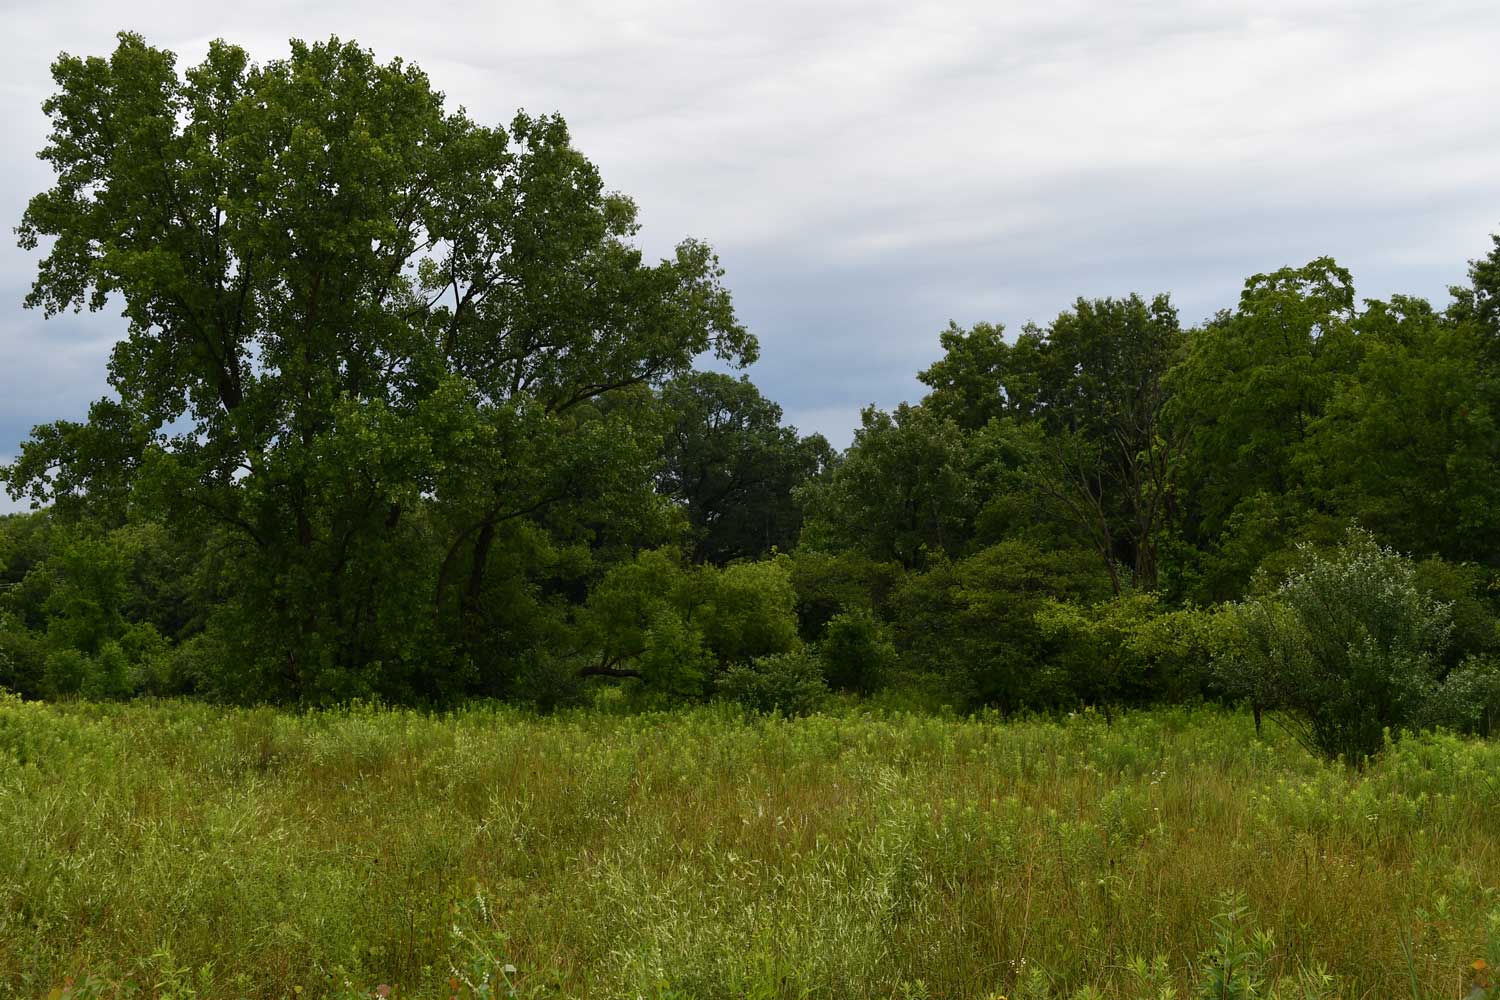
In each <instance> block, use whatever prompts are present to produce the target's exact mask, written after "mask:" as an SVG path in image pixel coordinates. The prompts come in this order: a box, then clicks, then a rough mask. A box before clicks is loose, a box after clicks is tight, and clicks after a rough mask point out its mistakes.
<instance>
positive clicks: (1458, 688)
mask: <svg viewBox="0 0 1500 1000" xmlns="http://www.w3.org/2000/svg"><path fill="white" fill-rule="evenodd" d="M1426 721H1427V723H1428V724H1429V725H1434V726H1446V727H1448V728H1450V729H1456V730H1458V731H1459V732H1464V733H1478V734H1480V735H1482V736H1490V735H1493V734H1494V733H1495V732H1496V731H1497V730H1500V659H1496V658H1495V657H1490V656H1471V657H1469V658H1468V659H1466V660H1465V661H1464V662H1463V663H1462V664H1460V665H1459V666H1458V667H1457V668H1455V669H1454V670H1453V671H1452V672H1451V673H1449V674H1448V676H1447V677H1445V678H1443V683H1442V685H1441V686H1440V687H1439V688H1438V689H1437V691H1436V692H1435V693H1434V695H1433V698H1432V701H1431V703H1430V705H1429V707H1428V711H1427V719H1426Z"/></svg>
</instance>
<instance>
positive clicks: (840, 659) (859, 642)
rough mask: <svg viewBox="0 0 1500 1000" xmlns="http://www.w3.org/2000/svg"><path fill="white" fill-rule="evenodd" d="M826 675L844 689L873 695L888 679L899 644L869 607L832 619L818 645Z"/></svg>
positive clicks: (830, 683) (831, 681)
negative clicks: (883, 627) (892, 638)
mask: <svg viewBox="0 0 1500 1000" xmlns="http://www.w3.org/2000/svg"><path fill="white" fill-rule="evenodd" d="M818 655H819V657H820V658H821V659H822V661H823V676H824V677H825V678H827V680H828V684H829V686H830V687H833V688H836V689H838V690H840V691H854V692H856V693H858V694H869V693H870V692H872V691H874V690H875V688H876V687H878V686H879V685H880V684H881V682H882V681H884V680H886V679H887V678H888V677H889V675H890V673H891V671H892V669H893V668H894V667H895V663H896V647H895V646H892V645H891V643H890V641H889V640H888V639H886V637H885V630H884V629H882V628H881V627H880V622H878V621H877V620H876V619H875V614H874V612H872V611H870V610H869V609H867V608H858V609H856V610H854V611H845V612H843V613H841V614H837V615H834V616H833V617H832V618H830V619H829V620H828V626H827V628H826V629H824V631H823V642H822V644H821V645H820V646H819V647H818Z"/></svg>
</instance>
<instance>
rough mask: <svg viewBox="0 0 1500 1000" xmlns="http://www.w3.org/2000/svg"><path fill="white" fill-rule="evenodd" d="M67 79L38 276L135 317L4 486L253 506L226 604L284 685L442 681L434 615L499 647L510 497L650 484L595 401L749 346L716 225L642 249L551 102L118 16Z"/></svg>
mask: <svg viewBox="0 0 1500 1000" xmlns="http://www.w3.org/2000/svg"><path fill="white" fill-rule="evenodd" d="M54 77H55V79H56V81H57V84H58V92H57V94H55V95H54V96H53V97H52V98H50V99H49V100H48V101H47V102H46V105H45V109H46V111H47V113H48V115H49V116H50V118H51V120H52V133H51V137H50V140H49V144H48V145H47V147H46V148H45V149H44V150H43V152H42V156H43V158H44V159H46V160H47V161H48V162H49V163H50V164H51V165H52V167H53V168H54V170H55V171H56V183H55V184H54V186H53V187H52V188H51V189H49V190H48V191H45V192H43V193H42V194H39V195H37V196H36V197H35V198H33V199H32V201H31V203H30V205H29V207H28V208H27V211H26V214H25V217H24V219H23V221H22V224H21V227H20V229H19V233H20V238H21V243H22V245H23V246H25V247H28V248H33V249H35V248H38V247H41V246H42V245H43V242H44V241H48V240H50V242H49V243H48V244H47V249H46V253H45V256H44V257H43V259H42V261H41V263H40V266H39V269H38V276H37V280H36V283H35V285H34V286H33V289H32V292H31V294H30V296H29V298H28V300H27V301H28V304H29V305H32V306H37V307H41V308H43V309H45V310H46V311H47V312H48V313H49V314H51V313H55V312H58V311H61V310H63V309H66V308H70V307H81V306H84V305H87V306H88V307H89V308H91V309H100V308H103V307H104V306H105V305H106V304H107V303H108V302H110V301H116V302H118V303H120V304H121V305H122V306H123V309H124V316H125V319H126V322H127V330H126V334H125V336H124V337H123V339H122V340H121V341H120V342H119V343H118V344H117V345H116V347H115V349H114V351H113V354H112V357H111V361H110V375H109V378H110V383H111V385H112V386H113V388H114V389H115V391H116V393H117V394H118V397H119V398H118V400H106V401H101V402H100V403H98V404H96V405H95V407H94V408H93V410H92V411H91V414H90V420H89V422H88V423H87V424H85V425H70V424H58V425H52V426H51V427H47V428H39V429H38V430H37V432H36V433H35V435H34V437H33V439H32V441H31V442H29V443H28V444H27V445H26V446H25V447H24V449H23V452H22V455H21V457H20V459H19V460H18V462H17V463H16V464H15V465H14V466H13V467H11V468H10V469H9V470H8V472H7V474H6V475H7V478H8V480H9V483H10V488H11V490H12V491H13V492H15V493H18V494H19V493H29V494H30V495H31V496H33V497H34V498H37V499H48V498H54V497H58V496H67V497H73V498H79V499H87V500H89V501H93V500H95V499H99V500H103V499H106V498H121V497H123V498H125V500H124V502H128V503H129V504H132V505H136V506H138V507H140V508H142V509H145V510H148V511H150V512H152V513H154V514H157V515H159V516H162V517H164V518H166V519H167V520H168V521H169V523H171V524H172V525H174V526H175V527H176V528H177V529H178V530H181V531H194V530H198V529H199V528H201V527H202V526H204V525H205V524H207V523H209V522H217V523H219V524H221V525H225V526H228V527H229V528H231V529H232V530H233V533H234V534H233V537H234V538H235V539H236V543H237V544H238V545H239V547H240V552H241V557H242V559H243V567H244V571H243V576H242V579H241V581H240V583H241V585H240V587H239V589H238V594H237V595H236V600H235V601H234V602H233V607H231V608H229V609H228V610H227V611H226V614H228V615H230V616H231V617H233V616H235V615H237V616H238V618H237V619H236V621H237V622H238V624H237V625H235V626H234V627H233V628H228V627H227V626H226V628H227V631H228V632H229V633H236V634H239V635H241V636H242V637H246V638H249V639H253V641H251V642H247V643H246V647H247V649H249V650H251V651H253V653H254V657H253V659H254V667H257V668H258V670H252V674H253V676H254V677H256V678H257V679H256V681H255V683H256V684H259V685H261V686H262V690H263V692H264V693H273V692H281V693H284V694H290V695H314V696H340V695H345V694H350V693H359V692H361V691H363V690H369V689H372V688H373V689H376V690H386V691H390V692H393V693H396V694H400V695H405V696H422V695H423V694H431V693H432V691H431V688H432V685H433V684H434V683H435V681H434V678H433V677H432V676H431V675H430V674H428V673H426V672H424V670H423V669H422V668H423V667H424V666H425V665H426V664H428V663H430V662H432V660H433V657H432V655H431V654H432V649H431V645H432V643H434V642H449V641H451V642H453V643H456V644H457V650H458V654H459V655H458V657H457V659H456V660H455V663H458V664H459V665H460V666H461V667H462V669H463V670H464V671H467V672H468V675H469V676H472V673H473V671H474V670H476V669H480V670H482V669H486V668H488V667H489V666H491V665H487V664H483V663H475V662H474V661H475V659H476V656H477V655H479V651H478V648H477V646H476V643H475V642H474V641H473V640H474V637H475V633H476V632H477V631H479V630H480V629H481V628H482V627H483V625H484V624H485V623H486V622H488V621H490V620H492V619H493V616H494V614H495V613H496V612H495V609H493V608H487V607H486V606H485V582H486V579H487V575H488V573H489V571H490V568H491V565H492V555H493V550H494V545H495V542H496V539H497V537H498V536H499V535H500V533H501V530H502V526H503V525H506V524H509V523H512V522H515V521H518V520H523V519H529V518H537V517H541V516H544V515H549V514H556V516H558V517H563V518H564V519H565V520H569V519H571V520H573V521H577V520H581V519H586V518H587V516H588V512H590V511H591V512H594V513H597V512H598V510H599V505H600V504H601V503H604V502H608V499H609V497H610V496H611V495H612V494H613V493H624V494H630V495H639V494H640V493H641V492H642V489H643V488H645V487H649V481H648V480H647V478H646V476H645V474H644V472H643V471H640V470H643V469H644V465H643V464H641V465H635V464H633V460H634V457H635V453H636V452H638V451H640V450H642V449H643V448H646V447H649V445H648V444H645V443H643V442H647V441H649V438H650V435H649V434H646V433H645V432H638V431H637V430H636V428H635V425H634V424H633V423H632V421H631V419H630V414H631V413H632V408H631V407H628V406H624V407H615V408H612V409H611V412H609V413H605V412H604V411H603V410H602V409H601V408H599V407H598V406H595V405H594V404H595V403H596V402H597V401H599V400H600V399H601V398H602V397H605V396H609V395H611V394H614V393H618V392H623V391H626V390H629V389H630V388H631V387H633V386H638V385H641V384H644V383H649V382H652V381H658V380H662V379H665V378H667V377H670V376H671V375H673V374H675V373H676V372H678V371H680V370H682V369H685V368H686V367H687V365H688V364H689V363H690V361H691V359H692V358H693V357H694V356H695V355H697V354H699V353H701V352H703V351H705V350H714V351H716V352H717V353H718V354H719V355H720V356H721V357H723V358H725V359H727V360H730V361H735V362H739V361H745V360H747V359H749V358H751V357H753V355H754V351H755V345H754V340H753V338H751V337H750V336H749V335H748V334H747V333H746V332H745V330H744V329H743V328H742V327H740V326H739V324H738V323H736V321H735V319H734V315H733V311H732V308H731V305H730V300H729V296H728V293H727V292H726V291H725V290H724V288H723V287H722V285H721V284H720V282H719V278H720V270H719V268H718V266H717V263H716V261H715V259H714V256H713V254H712V253H711V251H710V250H709V249H708V248H707V247H706V246H704V245H702V244H700V243H697V242H694V241H687V242H684V243H683V244H682V245H680V246H679V247H678V249H677V251H676V253H675V255H673V256H672V257H671V258H669V259H667V260H664V261H662V262H660V263H659V264H656V265H650V264H647V263H645V262H643V260H642V257H641V254H640V252H639V251H638V250H637V249H636V248H635V247H634V246H633V245H632V244H631V243H630V237H631V236H632V235H633V233H634V232H635V210H634V206H633V205H632V204H631V202H630V201H629V200H628V199H626V198H624V197H621V196H618V195H611V194H608V193H606V192H605V191H604V189H603V186H602V183H601V181H600V178H599V176H598V173H597V171H596V170H595V169H594V167H593V166H592V164H590V163H589V162H588V161H587V160H586V159H585V158H584V157H583V156H582V155H581V154H580V153H578V152H577V151H576V150H575V149H573V147H572V146H571V144H570V141H569V137H568V132H567V128H566V126H565V125H564V123H563V122H562V120H561V119H560V118H556V117H541V118H533V117H529V116H526V115H524V114H522V115H518V116H517V117H516V118H515V120H514V121H513V122H512V123H511V124H510V126H509V128H498V127H493V128H492V127H486V126H482V125H479V124H476V123H474V122H473V121H471V120H470V119H469V118H468V116H467V115H466V114H465V113H464V112H463V111H462V110H459V111H449V110H446V109H445V108H444V105H443V100H442V95H441V94H440V93H438V92H437V91H435V90H434V89H433V88H432V87H431V85H430V84H429V82H428V80H427V78H426V77H425V76H424V75H423V74H422V73H421V72H420V71H419V70H418V69H417V68H416V67H414V66H410V65H407V64H404V63H402V62H401V61H399V60H397V61H394V62H390V63H380V62H378V61H377V60H376V59H375V57H374V55H373V54H372V53H370V52H369V51H367V50H365V49H362V48H359V47H358V46H356V45H353V44H350V43H345V42H341V41H339V40H337V39H333V40H330V41H329V42H327V43H320V44H314V45H308V44H304V43H301V42H293V43H292V48H291V53H290V55H289V57H287V58H285V59H279V60H274V61H271V62H268V63H265V64H264V65H256V64H253V63H252V62H251V61H250V59H249V56H248V55H247V54H246V53H245V52H244V50H242V49H240V48H237V47H235V46H233V45H229V44H226V43H223V42H215V43H214V44H213V45H211V46H210V49H209V54H208V57H207V59H206V60H205V61H204V62H203V63H202V64H201V65H199V66H196V67H194V68H192V69H190V70H188V71H187V72H185V73H182V74H179V73H178V72H177V69H176V66H175V59H174V57H173V55H172V54H171V53H170V52H166V51H164V50H161V49H156V48H152V47H150V46H148V45H147V44H146V43H145V42H144V41H143V40H142V39H141V38H140V37H138V36H135V35H130V34H124V35H121V36H120V41H119V46H118V47H117V49H116V50H115V52H114V53H113V55H112V56H110V57H109V58H108V59H102V58H77V57H73V56H66V55H65V56H63V57H61V58H60V59H59V60H58V61H57V63H56V64H55V66H54ZM617 456H622V457H623V461H622V460H621V459H620V458H617ZM584 508H587V511H585V510H583V509H584ZM564 509H570V510H571V513H558V512H559V511H564ZM419 595H421V596H419ZM434 610H435V611H436V613H434ZM252 630H253V633H252Z"/></svg>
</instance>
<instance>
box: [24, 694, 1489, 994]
mask: <svg viewBox="0 0 1500 1000" xmlns="http://www.w3.org/2000/svg"><path fill="white" fill-rule="evenodd" d="M1497 886H1500V746H1497V745H1495V744H1484V743H1479V742H1472V741H1465V740H1459V739H1456V738H1452V737H1446V736H1438V737H1424V738H1421V739H1411V740H1407V741H1405V742H1402V743H1401V744H1399V745H1398V746H1397V747H1396V748H1395V749H1393V750H1391V751H1388V752H1387V753H1386V754H1385V755H1384V757H1383V758H1382V759H1380V760H1379V761H1378V762H1377V763H1375V764H1374V765H1372V766H1371V767H1370V768H1368V769H1367V770H1365V771H1364V772H1351V771H1347V770H1345V769H1343V768H1341V767H1337V766H1328V765H1324V764H1321V763H1319V762H1317V761H1315V760H1314V759H1312V758H1310V757H1309V756H1308V755H1307V754H1305V753H1304V752H1303V751H1302V750H1301V749H1299V748H1297V747H1296V746H1295V745H1293V744H1291V743H1290V742H1289V741H1287V740H1285V739H1283V738H1280V737H1278V736H1277V734H1275V733H1268V734H1267V739H1266V740H1265V741H1257V740H1256V739H1255V738H1254V733H1253V729H1252V727H1251V725H1250V722H1249V720H1248V718H1247V717H1245V716H1242V715H1236V714H1225V713H1220V712H1216V711H1211V710H1197V711H1188V710H1172V711H1160V712H1152V713H1140V714H1132V715H1126V716H1124V717H1122V718H1119V719H1116V720H1115V721H1114V723H1113V724H1112V725H1111V724H1106V723H1105V722H1104V721H1103V720H1102V719H1100V718H1098V717H1097V716H1095V715H1093V714H1092V713H1085V714H1083V715H1081V716H1079V717H1077V718H1073V719H1070V720H1067V721H1065V722H1063V723H1052V722H1041V721H1035V722H1000V721H998V720H982V719H981V720H956V719H944V718H935V717H920V716H905V715H900V716H880V715H869V714H854V713H850V714H847V715H842V716H836V717H815V718H811V719H803V720H798V721H791V722H784V721H770V720H758V719H753V720H748V721H747V720H744V719H742V718H741V717H740V716H738V715H736V714H731V713H728V712H724V711H720V710H716V709H703V710H696V711H683V712H677V713H670V714H662V715H648V716H624V715H617V714H607V713H603V712H595V713H586V714H576V715H569V716H565V717H560V718H538V717H535V716H531V715H527V714H525V713H522V712H518V711H513V710H509V709H503V708H488V707H485V708H475V709H472V710H467V711H463V712H459V713H457V714H453V715H446V716H429V715H422V714H418V713H412V712H404V711H383V710H376V709H355V710H348V711H340V712H330V713H317V714H307V715H296V714H288V713H281V712H275V711H271V710H224V709H219V708H212V707H207V706H203V705H197V704H187V703H165V704H145V703H137V704H127V705H99V704H74V705H64V706H46V705H40V704H32V703H22V702H20V701H17V700H15V699H13V698H12V699H0V996H5V997H12V996H18V997H43V996H46V995H48V993H49V991H52V990H55V989H58V988H61V987H64V986H65V985H67V984H68V983H69V982H71V984H72V985H71V995H73V996H89V995H99V996H114V995H120V996H127V995H138V996H160V997H174V998H188V997H192V998H203V997H278V998H279V997H293V996H301V997H320V996H336V997H355V996H365V997H368V996H372V995H374V994H373V991H374V989H375V988H376V987H378V986H380V985H382V984H385V985H389V986H391V987H393V993H392V995H393V996H396V997H412V998H415V997H441V998H448V997H451V996H453V995H455V994H457V995H459V996H461V997H472V996H476V995H477V996H511V995H518V996H534V995H536V996H553V995H564V996H588V997H647V998H668V997H803V996H807V997H924V996H930V997H988V996H991V995H992V994H1001V995H1004V996H1007V997H1009V998H1010V1000H1021V998H1032V997H1037V998H1040V997H1050V996H1056V997H1168V996H1174V995H1175V996H1178V997H1184V998H1189V997H1199V996H1208V995H1214V996H1224V997H1230V996H1234V997H1249V996H1273V995H1274V996H1280V997H1288V998H1290V997H1322V996H1328V997H1334V996H1338V997H1381V998H1390V997H1406V998H1412V997H1418V998H1422V1000H1426V998H1430V997H1461V996H1464V995H1465V994H1466V993H1467V991H1468V989H1469V987H1470V985H1471V983H1472V981H1473V979H1474V973H1473V972H1472V970H1471V968H1470V963H1472V962H1474V961H1475V960H1476V959H1479V958H1482V957H1483V958H1487V959H1488V960H1489V962H1490V963H1491V964H1497V965H1500V954H1497V950H1500V891H1497ZM511 966H513V967H514V969H515V971H514V972H505V971H504V970H505V969H506V968H507V967H511ZM454 982H457V983H458V988H457V989H454V987H453V985H452V984H453V983H454ZM132 991H133V992H132ZM53 995H60V993H54V994H53Z"/></svg>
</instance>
